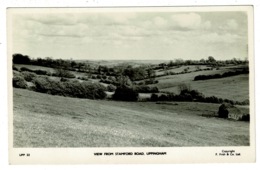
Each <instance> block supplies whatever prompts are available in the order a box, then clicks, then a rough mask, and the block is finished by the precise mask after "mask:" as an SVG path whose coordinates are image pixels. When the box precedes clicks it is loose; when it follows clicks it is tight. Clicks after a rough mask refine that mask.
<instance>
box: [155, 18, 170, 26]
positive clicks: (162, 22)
mask: <svg viewBox="0 0 260 170" xmlns="http://www.w3.org/2000/svg"><path fill="white" fill-rule="evenodd" d="M153 21H154V24H155V25H156V26H158V27H165V26H167V21H166V20H165V19H164V18H162V17H158V16H157V17H155V18H154V19H153Z"/></svg>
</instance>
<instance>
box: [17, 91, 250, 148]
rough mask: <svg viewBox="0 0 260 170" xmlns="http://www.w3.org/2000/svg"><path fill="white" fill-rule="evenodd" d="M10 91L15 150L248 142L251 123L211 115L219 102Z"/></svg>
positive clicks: (227, 144) (246, 143)
mask: <svg viewBox="0 0 260 170" xmlns="http://www.w3.org/2000/svg"><path fill="white" fill-rule="evenodd" d="M13 93H14V94H13V97H14V108H13V116H14V118H13V128H14V131H13V137H14V141H13V146H14V147H130V146H131V147H142V146H147V147H148V146H151V147H167V146H168V147H169V146H170V147H175V146H176V147H180V146H248V145H249V144H250V143H249V122H243V121H232V120H227V119H221V118H217V117H212V116H210V115H212V114H216V112H217V110H218V107H219V104H208V103H196V102H174V103H161V104H156V103H155V102H118V101H108V100H89V99H77V98H70V97H62V96H53V95H48V94H42V93H37V92H33V91H28V90H24V89H16V88H14V90H13ZM207 115H209V116H207Z"/></svg>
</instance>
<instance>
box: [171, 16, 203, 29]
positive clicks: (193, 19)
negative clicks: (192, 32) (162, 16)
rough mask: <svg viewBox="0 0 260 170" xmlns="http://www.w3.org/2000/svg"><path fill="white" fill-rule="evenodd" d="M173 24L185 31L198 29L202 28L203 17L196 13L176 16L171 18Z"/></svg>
mask: <svg viewBox="0 0 260 170" xmlns="http://www.w3.org/2000/svg"><path fill="white" fill-rule="evenodd" d="M171 22H172V24H173V25H174V26H175V27H179V28H183V29H196V28H199V27H200V24H201V17H200V15H198V14H195V13H188V14H174V15H172V16H171Z"/></svg>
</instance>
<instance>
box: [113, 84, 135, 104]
mask: <svg viewBox="0 0 260 170" xmlns="http://www.w3.org/2000/svg"><path fill="white" fill-rule="evenodd" d="M113 99H114V100H121V101H137V100H138V93H137V92H136V91H135V90H134V89H133V88H130V87H127V86H120V87H117V88H116V91H115V93H114V95H113Z"/></svg>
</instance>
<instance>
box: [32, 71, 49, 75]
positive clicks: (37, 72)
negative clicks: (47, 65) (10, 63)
mask: <svg viewBox="0 0 260 170" xmlns="http://www.w3.org/2000/svg"><path fill="white" fill-rule="evenodd" d="M32 72H34V73H36V74H38V75H47V74H48V71H45V70H33V71H32Z"/></svg>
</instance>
